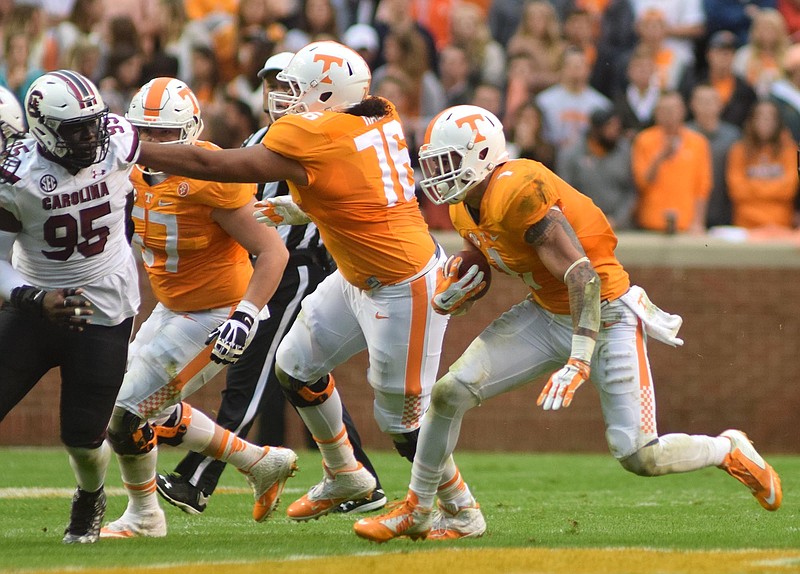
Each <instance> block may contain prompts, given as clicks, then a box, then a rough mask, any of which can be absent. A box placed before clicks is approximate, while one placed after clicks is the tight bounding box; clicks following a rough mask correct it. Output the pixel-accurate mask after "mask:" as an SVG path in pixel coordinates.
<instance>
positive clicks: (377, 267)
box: [262, 107, 436, 289]
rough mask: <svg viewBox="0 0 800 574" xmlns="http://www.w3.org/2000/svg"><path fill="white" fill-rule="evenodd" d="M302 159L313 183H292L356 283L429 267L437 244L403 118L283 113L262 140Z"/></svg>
mask: <svg viewBox="0 0 800 574" xmlns="http://www.w3.org/2000/svg"><path fill="white" fill-rule="evenodd" d="M262 143H263V145H265V146H266V147H267V148H269V149H270V150H272V151H274V152H276V153H279V154H281V155H282V156H285V157H288V158H291V159H294V160H296V161H298V162H299V163H301V164H302V165H303V167H304V168H305V170H306V174H307V175H308V185H306V186H299V185H295V184H293V183H289V188H290V190H291V193H292V198H293V199H294V201H295V202H296V203H297V204H298V205H299V206H300V207H301V208H302V209H303V211H304V212H305V213H306V214H308V216H309V217H310V218H311V220H312V221H313V222H314V223H315V224H316V226H317V227H318V228H319V232H320V235H321V236H322V240H323V242H324V243H325V247H327V249H328V251H329V252H330V254H331V256H332V257H333V259H334V261H336V264H337V266H338V268H339V271H340V272H341V274H342V275H343V276H344V277H345V279H347V281H349V282H350V283H351V284H353V285H355V286H356V287H358V288H360V289H371V288H374V287H377V286H379V285H391V284H394V283H398V282H400V281H403V280H404V279H408V278H409V277H413V276H414V275H416V274H418V273H419V272H421V271H422V270H423V269H424V267H425V265H426V264H427V263H428V262H429V261H430V259H431V257H433V255H434V253H435V251H436V246H435V243H434V241H433V238H432V237H431V235H430V232H429V231H428V226H427V224H426V223H425V220H424V219H423V218H422V213H421V212H420V209H419V205H418V204H417V198H416V196H415V195H414V179H413V172H412V169H411V162H410V159H409V155H408V144H407V142H406V140H405V137H404V135H403V129H402V126H401V125H400V118H399V117H398V115H397V112H396V111H395V109H394V107H392V108H391V112H390V113H389V114H388V115H387V116H385V117H383V118H365V117H359V116H354V115H351V114H347V113H341V112H309V113H305V114H299V115H287V116H284V117H282V118H280V119H279V120H278V121H276V122H275V123H274V124H272V127H270V129H269V131H268V132H267V134H266V135H265V136H264V139H263V140H262Z"/></svg>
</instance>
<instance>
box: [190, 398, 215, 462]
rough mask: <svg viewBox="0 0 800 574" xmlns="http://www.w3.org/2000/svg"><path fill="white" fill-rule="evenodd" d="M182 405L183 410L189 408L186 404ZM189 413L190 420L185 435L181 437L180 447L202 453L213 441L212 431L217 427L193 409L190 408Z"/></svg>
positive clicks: (205, 415) (206, 416) (203, 414)
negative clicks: (190, 413) (190, 415)
mask: <svg viewBox="0 0 800 574" xmlns="http://www.w3.org/2000/svg"><path fill="white" fill-rule="evenodd" d="M183 405H184V407H183V408H186V407H188V406H189V405H188V404H187V403H183ZM189 408H191V407H189ZM191 412H192V418H191V421H190V422H189V426H188V428H187V430H186V434H185V435H183V442H182V443H181V446H182V447H184V448H186V449H188V450H193V451H194V452H203V451H204V450H206V448H208V445H210V444H211V441H212V440H213V439H214V431H215V429H216V427H217V423H215V422H214V421H212V420H211V418H210V417H209V416H208V415H207V414H205V413H204V412H202V411H199V410H197V409H195V408H192V411H191Z"/></svg>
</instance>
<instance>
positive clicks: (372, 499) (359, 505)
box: [333, 488, 386, 514]
mask: <svg viewBox="0 0 800 574" xmlns="http://www.w3.org/2000/svg"><path fill="white" fill-rule="evenodd" d="M384 506H386V494H385V493H384V492H383V489H382V488H376V489H375V490H373V491H372V494H370V495H369V496H366V497H364V498H360V499H358V500H347V501H345V502H342V503H341V504H340V505H339V506H338V507H337V508H336V509H335V510H333V512H340V513H342V514H350V513H353V514H357V513H359V512H369V511H371V510H377V509H379V508H383V507H384Z"/></svg>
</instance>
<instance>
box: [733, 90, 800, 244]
mask: <svg viewBox="0 0 800 574" xmlns="http://www.w3.org/2000/svg"><path fill="white" fill-rule="evenodd" d="M796 153H797V150H796V147H795V145H794V143H793V141H792V139H791V137H790V135H789V132H788V130H786V128H785V127H784V125H783V122H782V121H781V116H780V112H779V111H778V107H777V106H776V105H775V103H774V102H771V101H761V102H759V103H758V104H756V105H755V106H754V107H753V110H752V112H751V114H750V116H749V117H748V118H747V121H746V122H745V125H744V135H743V136H742V139H740V140H739V141H738V142H736V143H735V144H733V146H732V147H731V150H730V152H729V155H728V168H727V171H726V177H727V181H728V194H729V195H730V197H731V202H732V204H733V224H734V225H738V226H739V227H746V228H748V229H755V228H761V229H764V228H783V229H790V228H792V227H794V223H795V210H794V200H795V197H796V196H797V184H798V179H797V156H796Z"/></svg>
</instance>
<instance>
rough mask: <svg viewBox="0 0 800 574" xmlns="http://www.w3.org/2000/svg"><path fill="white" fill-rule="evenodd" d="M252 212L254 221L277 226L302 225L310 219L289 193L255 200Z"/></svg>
mask: <svg viewBox="0 0 800 574" xmlns="http://www.w3.org/2000/svg"><path fill="white" fill-rule="evenodd" d="M255 207H256V209H257V210H258V211H254V212H253V217H255V218H256V221H258V222H259V223H263V224H264V225H269V226H270V227H278V226H279V225H303V224H305V223H308V222H309V221H311V220H310V219H309V217H308V215H306V213H305V212H304V211H303V210H302V209H300V208H299V207H298V206H297V204H296V203H295V202H294V200H292V198H291V196H289V195H279V196H278V197H271V198H269V199H264V200H261V201H257V202H256V203H255Z"/></svg>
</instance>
